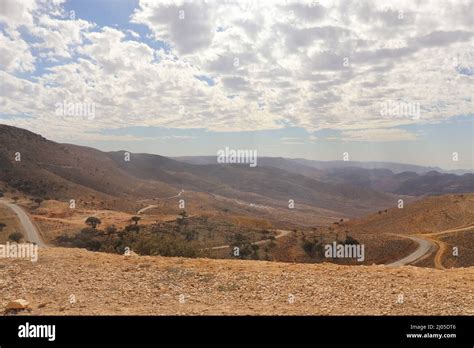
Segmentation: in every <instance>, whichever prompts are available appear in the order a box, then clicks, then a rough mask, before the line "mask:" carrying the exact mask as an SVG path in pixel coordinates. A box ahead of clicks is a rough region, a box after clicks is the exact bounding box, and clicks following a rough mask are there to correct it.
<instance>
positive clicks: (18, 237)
mask: <svg viewBox="0 0 474 348" xmlns="http://www.w3.org/2000/svg"><path fill="white" fill-rule="evenodd" d="M22 238H23V234H21V233H20V232H13V233H11V234H10V235H9V236H8V239H10V240H12V241H14V242H15V243H19V242H20V240H21V239H22Z"/></svg>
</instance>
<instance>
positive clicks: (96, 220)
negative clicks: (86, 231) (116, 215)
mask: <svg viewBox="0 0 474 348" xmlns="http://www.w3.org/2000/svg"><path fill="white" fill-rule="evenodd" d="M101 223H102V221H100V219H99V218H97V217H95V216H89V217H88V218H87V219H86V225H88V226H91V227H92V228H97V225H100V224H101Z"/></svg>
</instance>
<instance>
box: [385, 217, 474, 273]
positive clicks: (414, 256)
mask: <svg viewBox="0 0 474 348" xmlns="http://www.w3.org/2000/svg"><path fill="white" fill-rule="evenodd" d="M473 228H474V225H472V224H471V225H467V226H460V227H457V228H452V229H449V230H444V231H441V232H434V233H425V234H423V235H421V234H419V235H418V236H416V237H415V236H404V235H400V237H404V238H409V239H411V240H413V241H415V242H416V243H418V248H417V249H416V250H415V251H414V252H412V253H411V254H410V255H408V256H405V257H404V258H402V259H400V260H398V261H395V262H392V263H389V264H387V266H394V267H397V266H404V265H408V264H411V263H414V262H416V261H419V260H421V259H422V258H424V257H426V256H428V254H430V253H432V252H433V251H434V250H436V254H435V257H434V261H433V262H434V266H435V268H437V269H444V268H445V267H444V266H443V262H442V259H443V254H444V253H445V251H446V250H447V245H446V243H445V242H443V241H442V240H440V239H437V238H436V236H439V235H443V234H449V233H456V232H461V231H467V230H470V229H473Z"/></svg>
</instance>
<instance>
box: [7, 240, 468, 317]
mask: <svg viewBox="0 0 474 348" xmlns="http://www.w3.org/2000/svg"><path fill="white" fill-rule="evenodd" d="M71 295H73V297H71ZM400 295H403V303H397V300H400ZM19 298H23V299H25V300H27V301H29V302H30V305H31V307H32V311H31V312H24V314H28V313H29V314H33V315H55V314H59V315H94V314H95V315H97V314H99V315H211V314H214V315H474V267H469V268H457V269H446V270H436V269H428V268H418V267H412V266H403V267H399V268H393V267H387V266H340V265H334V264H328V263H324V264H297V263H278V262H264V261H240V260H211V259H186V258H166V257H159V256H157V257H150V256H121V255H113V254H105V253H94V252H89V251H86V250H83V249H65V248H42V249H40V254H39V261H38V262H37V263H36V264H34V263H31V262H30V261H25V260H12V259H0V310H1V311H2V312H3V310H4V309H5V306H6V305H7V303H8V302H9V301H12V300H15V299H19ZM72 298H74V299H75V303H71V302H70V300H71V299H72ZM72 302H74V301H72ZM20 314H23V313H20Z"/></svg>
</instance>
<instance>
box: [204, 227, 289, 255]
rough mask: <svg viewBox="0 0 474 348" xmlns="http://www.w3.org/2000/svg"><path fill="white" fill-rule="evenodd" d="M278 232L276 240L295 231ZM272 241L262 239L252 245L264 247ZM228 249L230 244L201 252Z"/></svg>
mask: <svg viewBox="0 0 474 348" xmlns="http://www.w3.org/2000/svg"><path fill="white" fill-rule="evenodd" d="M277 232H279V233H278V234H277V235H276V236H275V239H280V238H282V237H284V236H286V235H288V234H290V233H291V232H293V231H288V230H277ZM270 241H271V239H262V240H259V241H258V242H253V243H251V244H252V245H262V244H265V243H268V242H270ZM227 248H230V245H228V244H226V245H219V246H215V247H211V248H204V249H201V250H220V249H227Z"/></svg>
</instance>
